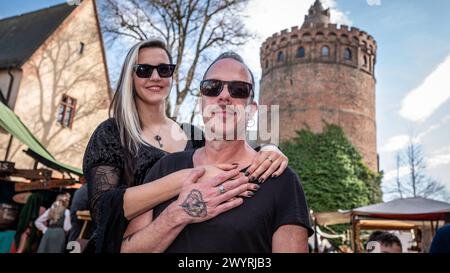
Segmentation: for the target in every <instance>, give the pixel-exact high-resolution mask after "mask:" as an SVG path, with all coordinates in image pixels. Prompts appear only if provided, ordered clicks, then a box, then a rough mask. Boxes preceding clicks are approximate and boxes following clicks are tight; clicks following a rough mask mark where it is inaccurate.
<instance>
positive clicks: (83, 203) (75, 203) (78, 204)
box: [67, 184, 89, 242]
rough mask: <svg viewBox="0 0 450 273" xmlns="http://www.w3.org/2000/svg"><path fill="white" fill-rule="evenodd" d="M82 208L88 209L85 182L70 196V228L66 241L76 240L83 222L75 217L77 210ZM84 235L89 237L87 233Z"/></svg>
mask: <svg viewBox="0 0 450 273" xmlns="http://www.w3.org/2000/svg"><path fill="white" fill-rule="evenodd" d="M83 210H89V199H88V189H87V184H83V186H81V188H79V189H78V190H76V191H75V193H74V195H73V198H72V204H71V205H70V222H71V224H72V228H71V229H70V231H69V236H68V238H67V241H68V242H71V241H76V240H77V239H78V237H79V235H80V232H81V228H82V227H83V222H82V221H81V220H79V219H78V218H77V211H83ZM86 237H87V238H89V235H87V236H86Z"/></svg>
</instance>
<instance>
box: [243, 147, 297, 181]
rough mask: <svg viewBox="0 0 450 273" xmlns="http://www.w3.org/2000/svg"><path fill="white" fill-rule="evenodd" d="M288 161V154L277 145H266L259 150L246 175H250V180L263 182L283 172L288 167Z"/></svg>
mask: <svg viewBox="0 0 450 273" xmlns="http://www.w3.org/2000/svg"><path fill="white" fill-rule="evenodd" d="M288 162H289V159H288V158H287V156H285V155H284V154H283V153H282V152H281V151H280V149H278V147H277V146H275V145H272V144H269V145H265V146H263V147H262V148H261V150H260V151H259V152H258V155H257V156H256V157H255V159H254V160H253V162H252V165H250V167H249V168H248V169H247V172H246V173H245V175H246V176H248V177H250V182H255V181H258V182H259V183H263V182H264V181H266V180H267V178H269V177H270V176H272V177H277V176H279V175H280V174H282V173H283V172H284V170H285V169H286V168H287V166H288Z"/></svg>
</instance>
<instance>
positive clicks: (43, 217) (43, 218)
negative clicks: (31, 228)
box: [34, 210, 49, 233]
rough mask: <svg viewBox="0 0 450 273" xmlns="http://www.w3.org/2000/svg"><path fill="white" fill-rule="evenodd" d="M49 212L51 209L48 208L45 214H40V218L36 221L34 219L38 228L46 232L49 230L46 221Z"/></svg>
mask: <svg viewBox="0 0 450 273" xmlns="http://www.w3.org/2000/svg"><path fill="white" fill-rule="evenodd" d="M48 212H49V210H46V211H45V212H44V214H42V215H41V216H39V218H37V219H36V221H34V225H35V226H36V228H37V229H39V230H40V231H42V233H45V232H46V231H47V226H46V225H45V224H44V223H45V222H46V221H47V220H48Z"/></svg>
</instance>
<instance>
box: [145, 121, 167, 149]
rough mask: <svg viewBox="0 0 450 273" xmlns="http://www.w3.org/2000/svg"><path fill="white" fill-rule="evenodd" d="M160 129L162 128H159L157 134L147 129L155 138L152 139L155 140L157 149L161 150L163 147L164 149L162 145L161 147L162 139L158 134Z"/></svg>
mask: <svg viewBox="0 0 450 273" xmlns="http://www.w3.org/2000/svg"><path fill="white" fill-rule="evenodd" d="M161 128H162V126H160V127H159V130H158V133H155V132H154V131H153V130H152V129H150V128H148V129H149V130H150V131H151V132H152V134H153V135H155V136H154V137H153V139H154V140H156V141H157V142H158V145H159V148H163V147H164V145H163V143H162V137H161V135H160V133H161Z"/></svg>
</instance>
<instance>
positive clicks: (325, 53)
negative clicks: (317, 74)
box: [322, 46, 330, 57]
mask: <svg viewBox="0 0 450 273" xmlns="http://www.w3.org/2000/svg"><path fill="white" fill-rule="evenodd" d="M328 56H330V48H329V47H328V46H324V47H322V57H328Z"/></svg>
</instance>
